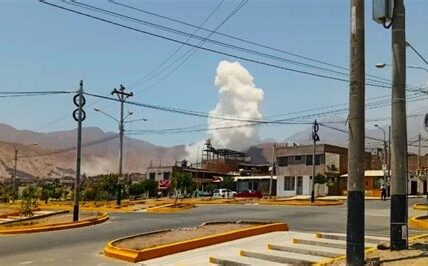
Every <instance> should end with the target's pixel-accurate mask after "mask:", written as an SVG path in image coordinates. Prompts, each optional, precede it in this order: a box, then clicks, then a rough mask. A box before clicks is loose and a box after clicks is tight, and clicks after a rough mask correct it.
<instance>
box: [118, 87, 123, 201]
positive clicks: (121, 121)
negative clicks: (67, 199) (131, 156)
mask: <svg viewBox="0 0 428 266" xmlns="http://www.w3.org/2000/svg"><path fill="white" fill-rule="evenodd" d="M121 89H122V88H121ZM124 102H125V98H124V95H123V94H122V96H121V97H120V122H119V123H120V124H119V176H118V178H117V200H116V204H117V205H120V204H121V193H122V188H121V184H120V181H121V180H122V159H123V105H124Z"/></svg>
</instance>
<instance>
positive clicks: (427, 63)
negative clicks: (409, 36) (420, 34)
mask: <svg viewBox="0 0 428 266" xmlns="http://www.w3.org/2000/svg"><path fill="white" fill-rule="evenodd" d="M406 47H409V48H410V49H412V50H413V52H415V54H417V55H418V56H419V58H420V59H421V60H422V61H424V62H425V64H426V65H428V61H427V60H426V59H425V58H424V57H423V56H422V55H421V54H420V53H419V52H418V51H417V50H416V48H415V47H413V45H411V44H410V42H409V41H407V40H406Z"/></svg>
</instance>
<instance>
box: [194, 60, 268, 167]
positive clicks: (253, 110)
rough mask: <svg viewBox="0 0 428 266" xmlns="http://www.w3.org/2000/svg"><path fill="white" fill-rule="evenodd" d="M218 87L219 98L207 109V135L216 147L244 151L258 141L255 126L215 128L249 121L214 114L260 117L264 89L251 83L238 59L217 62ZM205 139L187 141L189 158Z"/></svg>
mask: <svg viewBox="0 0 428 266" xmlns="http://www.w3.org/2000/svg"><path fill="white" fill-rule="evenodd" d="M214 84H215V86H216V87H217V89H218V93H219V101H218V103H217V105H216V106H215V108H214V109H213V110H211V111H210V115H211V117H210V118H209V119H208V124H209V126H208V128H209V130H208V135H209V138H210V139H211V143H212V144H213V146H214V147H215V148H217V149H219V148H228V149H233V150H238V151H243V150H245V149H247V148H249V147H250V146H251V145H253V144H255V143H257V142H258V141H259V138H260V137H259V133H258V129H257V127H236V128H228V129H222V130H216V128H221V127H231V126H239V125H245V124H247V123H248V122H241V121H225V120H221V119H217V118H215V116H231V117H239V118H241V119H251V120H256V119H261V118H262V114H261V113H260V106H261V103H262V101H263V97H264V93H263V90H262V89H260V88H257V87H256V85H255V84H254V77H253V76H252V75H251V74H250V73H249V72H248V70H247V69H245V68H244V67H243V66H242V65H241V64H239V63H238V62H228V61H221V62H220V63H219V64H218V66H217V71H216V77H215V81H214ZM203 143H204V141H199V142H197V143H195V144H192V145H189V146H187V148H186V151H187V153H188V155H189V159H190V160H191V161H196V158H197V154H198V152H199V158H200V150H199V151H198V147H199V149H200V148H202V146H203Z"/></svg>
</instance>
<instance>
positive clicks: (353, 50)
mask: <svg viewBox="0 0 428 266" xmlns="http://www.w3.org/2000/svg"><path fill="white" fill-rule="evenodd" d="M350 12H351V36H350V42H351V47H350V57H351V58H350V84H349V134H348V138H349V144H348V145H349V149H348V173H349V175H348V184H347V190H348V192H347V203H348V211H347V228H346V231H347V233H346V264H347V265H364V227H365V222H364V152H365V151H364V142H365V139H364V137H365V128H364V119H365V110H364V97H365V47H364V1H362V0H351V10H350Z"/></svg>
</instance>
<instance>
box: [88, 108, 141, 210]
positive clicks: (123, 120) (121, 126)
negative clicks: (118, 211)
mask: <svg viewBox="0 0 428 266" xmlns="http://www.w3.org/2000/svg"><path fill="white" fill-rule="evenodd" d="M94 111H95V112H99V113H101V114H103V115H105V116H107V117H108V118H110V119H113V120H114V121H116V122H117V123H118V124H119V136H120V143H119V176H118V179H117V184H116V185H117V205H120V203H121V195H120V194H121V188H120V179H121V177H122V158H123V135H124V131H125V129H124V124H125V123H131V122H137V121H148V119H146V118H142V119H135V120H127V121H126V119H127V118H128V117H130V116H131V115H133V113H132V112H128V114H127V115H126V116H125V117H124V116H123V108H122V111H121V117H120V120H119V119H116V118H115V117H114V116H112V115H110V114H108V113H106V112H104V111H103V110H100V109H98V108H94Z"/></svg>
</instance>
